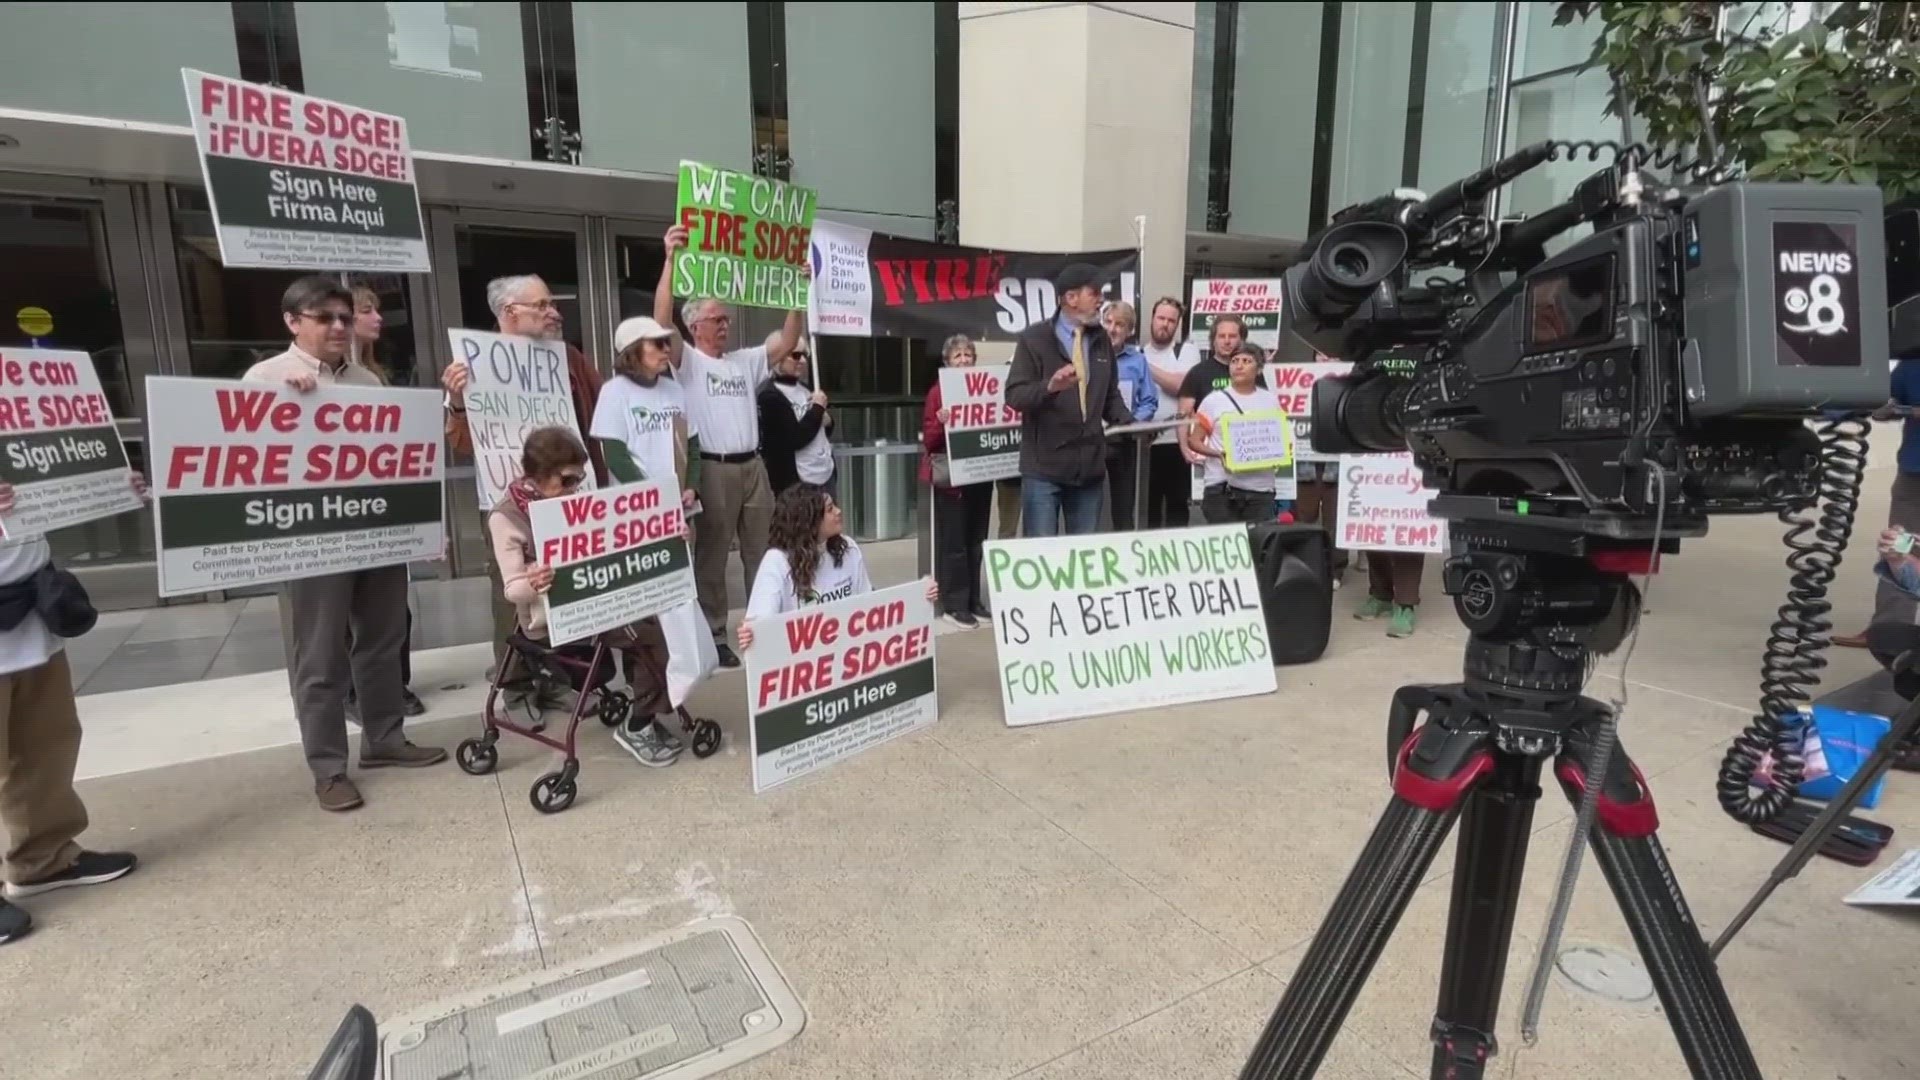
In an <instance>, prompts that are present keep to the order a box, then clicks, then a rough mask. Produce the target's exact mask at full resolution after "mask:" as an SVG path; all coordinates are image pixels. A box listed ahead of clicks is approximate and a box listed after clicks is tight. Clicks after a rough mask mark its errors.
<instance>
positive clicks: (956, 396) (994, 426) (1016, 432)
mask: <svg viewBox="0 0 1920 1080" xmlns="http://www.w3.org/2000/svg"><path fill="white" fill-rule="evenodd" d="M1011 367H1012V365H1010V364H993V365H989V366H986V367H981V366H975V367H948V368H941V369H940V407H941V408H942V410H944V412H945V413H946V415H945V416H944V417H943V419H944V420H945V421H946V425H947V467H948V469H949V470H950V471H951V473H952V475H953V485H954V486H955V487H960V486H963V485H966V484H984V483H986V482H988V481H991V480H1010V479H1012V478H1014V477H1016V476H1019V475H1020V413H1019V412H1018V411H1016V410H1014V409H1013V408H1011V407H1009V406H1008V405H1007V402H1006V396H1007V372H1008V370H1010V369H1011Z"/></svg>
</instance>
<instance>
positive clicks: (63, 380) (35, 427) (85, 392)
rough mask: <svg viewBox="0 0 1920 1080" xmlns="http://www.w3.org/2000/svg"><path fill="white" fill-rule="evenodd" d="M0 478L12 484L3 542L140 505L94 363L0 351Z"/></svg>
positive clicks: (72, 356)
mask: <svg viewBox="0 0 1920 1080" xmlns="http://www.w3.org/2000/svg"><path fill="white" fill-rule="evenodd" d="M0 480H4V481H5V482H6V483H9V484H11V485H13V509H12V510H9V511H8V512H7V513H6V514H5V515H4V516H0V536H19V535H23V534H26V533H49V532H52V531H54V530H55V529H64V528H66V527H67V526H69V525H78V524H80V523H81V522H85V521H93V520H95V519H96V518H103V517H112V516H114V515H115V514H120V513H124V512H126V511H128V510H133V509H137V508H138V507H139V505H140V499H139V497H138V496H136V495H134V493H133V488H132V487H131V485H129V483H128V477H127V451H126V448H125V447H123V446H121V445H120V432H119V429H117V428H116V427H115V426H114V423H113V411H112V410H111V409H110V408H108V406H107V396H106V394H104V393H102V392H101V389H100V376H99V374H98V373H96V372H95V371H94V369H93V358H92V357H90V356H88V355H87V354H86V353H83V352H69V351H65V350H58V349H4V350H0Z"/></svg>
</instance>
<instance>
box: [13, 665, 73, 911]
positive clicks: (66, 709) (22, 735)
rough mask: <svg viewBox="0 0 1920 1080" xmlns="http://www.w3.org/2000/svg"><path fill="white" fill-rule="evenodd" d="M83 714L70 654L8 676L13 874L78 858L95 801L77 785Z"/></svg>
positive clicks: (21, 877)
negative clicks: (77, 789) (86, 797)
mask: <svg viewBox="0 0 1920 1080" xmlns="http://www.w3.org/2000/svg"><path fill="white" fill-rule="evenodd" d="M79 761H80V714H79V712H78V711H76V710H75V709H74V705H73V675H72V672H71V671H70V669H69V668H68V667H67V654H66V653H65V652H57V653H54V654H53V658H52V659H51V660H48V661H47V662H46V663H44V664H41V665H40V666H39V667H36V668H28V669H27V670H25V671H16V672H14V673H13V674H11V675H0V821H4V822H5V824H6V828H7V859H6V866H5V875H6V880H8V881H10V882H13V883H14V884H20V883H22V882H28V881H39V880H41V879H42V878H47V877H51V876H53V875H54V874H58V873H60V872H61V871H62V870H65V869H66V868H67V867H69V866H72V865H73V860H74V859H75V858H76V857H78V856H79V854H80V846H79V845H78V844H75V843H74V842H73V841H74V838H75V837H77V836H79V835H80V834H81V833H83V832H85V831H86V829H87V807H86V804H85V803H82V802H81V801H80V796H79V794H78V793H77V792H75V791H74V790H73V771H74V768H75V767H76V766H77V765H78V764H79Z"/></svg>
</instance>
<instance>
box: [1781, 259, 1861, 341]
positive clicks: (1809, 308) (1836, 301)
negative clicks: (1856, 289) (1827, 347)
mask: <svg viewBox="0 0 1920 1080" xmlns="http://www.w3.org/2000/svg"><path fill="white" fill-rule="evenodd" d="M1840 297H1841V293H1840V279H1839V278H1836V277H1834V276H1833V275H1832V274H1815V275H1814V276H1813V280H1812V281H1809V282H1807V287H1806V288H1804V289H1802V288H1800V287H1799V286H1797V285H1796V286H1794V287H1793V288H1791V289H1788V290H1787V293H1786V295H1785V296H1784V297H1782V298H1781V299H1782V301H1783V302H1784V303H1785V304H1786V305H1787V312H1788V313H1789V314H1792V315H1799V316H1802V317H1804V318H1805V319H1806V321H1805V322H1801V323H1791V322H1783V323H1781V324H1780V327H1781V329H1783V330H1792V331H1794V332H1795V333H1800V334H1818V335H1819V336H1821V337H1832V336H1833V335H1835V334H1843V333H1846V330H1847V309H1846V307H1845V305H1843V304H1842V303H1841V301H1840Z"/></svg>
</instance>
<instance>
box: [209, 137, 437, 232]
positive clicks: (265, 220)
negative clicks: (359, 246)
mask: <svg viewBox="0 0 1920 1080" xmlns="http://www.w3.org/2000/svg"><path fill="white" fill-rule="evenodd" d="M207 181H208V183H210V184H212V185H213V198H214V201H215V204H216V205H217V206H218V207H219V209H220V223H221V224H222V225H247V226H251V227H253V228H258V229H292V230H296V231H299V232H324V233H348V234H351V235H354V236H384V237H394V238H399V239H404V240H419V239H421V238H423V237H424V236H425V235H426V233H425V231H424V230H423V229H422V228H421V225H420V204H419V202H418V200H416V199H415V198H414V193H413V185H412V184H404V183H396V182H394V181H392V180H376V179H373V178H372V177H363V176H347V175H344V174H341V173H336V172H327V171H325V170H322V169H305V168H301V167H299V166H296V165H270V164H268V163H266V162H264V161H247V160H244V159H242V158H231V157H212V156H209V157H208V158H207Z"/></svg>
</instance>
